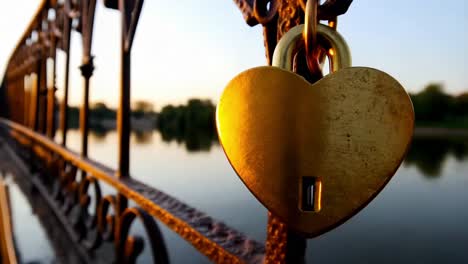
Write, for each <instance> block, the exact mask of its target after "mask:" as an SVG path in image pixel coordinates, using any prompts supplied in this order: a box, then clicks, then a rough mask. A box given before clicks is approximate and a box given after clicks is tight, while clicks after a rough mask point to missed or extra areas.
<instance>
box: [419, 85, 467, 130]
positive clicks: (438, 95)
mask: <svg viewBox="0 0 468 264" xmlns="http://www.w3.org/2000/svg"><path fill="white" fill-rule="evenodd" d="M410 96H411V100H412V101H413V106H414V111H415V115H416V123H417V124H440V125H444V126H463V127H468V93H464V94H461V95H459V96H452V95H449V94H447V93H445V91H444V89H443V86H442V85H440V84H430V85H428V86H427V87H426V88H425V89H424V90H423V91H421V92H419V93H417V94H410Z"/></svg>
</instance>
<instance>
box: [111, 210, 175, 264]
mask: <svg viewBox="0 0 468 264" xmlns="http://www.w3.org/2000/svg"><path fill="white" fill-rule="evenodd" d="M137 218H138V219H140V221H141V222H142V223H143V227H144V229H145V232H146V234H151V236H150V237H149V240H150V246H151V252H152V256H153V262H154V263H158V264H159V263H162V264H165V263H169V257H168V255H167V249H166V245H165V243H164V238H163V236H162V234H161V231H160V230H159V227H158V225H157V223H156V222H155V221H154V219H153V217H151V216H150V215H149V214H148V213H146V212H145V211H143V210H142V209H139V208H127V209H126V210H125V211H124V212H123V214H122V216H121V218H120V225H119V227H120V228H119V232H118V240H117V254H118V257H117V259H118V260H119V262H121V263H134V262H135V261H136V258H137V257H138V255H139V254H140V253H141V251H142V250H143V243H142V240H141V238H139V237H131V236H130V235H129V232H130V227H131V225H132V223H133V221H134V220H135V219H137Z"/></svg>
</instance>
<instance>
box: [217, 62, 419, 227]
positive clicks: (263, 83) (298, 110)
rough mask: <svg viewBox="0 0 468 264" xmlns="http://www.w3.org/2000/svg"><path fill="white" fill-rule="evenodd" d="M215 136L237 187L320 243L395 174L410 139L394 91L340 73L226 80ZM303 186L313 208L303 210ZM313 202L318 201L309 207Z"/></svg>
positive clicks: (361, 71)
mask: <svg viewBox="0 0 468 264" xmlns="http://www.w3.org/2000/svg"><path fill="white" fill-rule="evenodd" d="M216 119H217V128H218V133H219V138H220V141H221V144H222V146H223V148H224V151H225V153H226V156H227V157H228V159H229V161H230V163H231V165H232V166H233V168H234V170H235V171H236V173H237V174H238V175H239V177H240V178H241V180H242V181H243V182H244V183H245V184H246V185H247V187H248V188H249V189H250V191H251V192H252V193H253V194H254V195H255V196H256V197H257V198H258V200H259V201H260V202H261V203H262V204H264V205H265V206H266V207H267V208H268V209H269V210H270V211H272V212H273V213H274V214H276V215H277V216H279V217H280V218H282V219H283V220H284V221H285V223H287V224H288V226H290V227H291V228H292V229H294V230H296V231H298V232H300V233H303V234H304V235H307V236H316V235H320V234H322V233H324V232H326V231H327V230H330V229H332V228H333V227H335V226H337V225H339V224H341V223H343V222H344V221H346V220H347V219H348V218H350V217H351V216H353V215H354V214H356V213H357V212H358V211H359V210H360V209H362V208H363V207H365V206H366V205H367V204H368V203H369V202H370V201H371V200H372V199H373V198H374V197H375V196H376V195H377V194H378V193H379V192H380V190H382V188H383V187H384V186H385V185H386V183H387V182H388V181H389V180H390V178H391V177H392V175H393V174H394V173H395V171H396V170H397V168H398V167H399V165H400V163H401V161H402V159H403V157H404V154H405V152H406V150H407V148H408V146H409V143H410V141H411V137H412V134H413V126H414V112H413V107H412V104H411V100H410V98H409V96H408V94H407V93H406V92H405V90H404V89H403V87H402V86H401V85H400V84H399V83H398V82H397V81H396V80H395V79H393V78H392V77H391V76H389V75H387V74H386V73H384V72H381V71H378V70H375V69H371V68H363V67H353V68H345V69H342V70H339V71H337V72H335V73H332V74H329V75H328V76H326V77H325V78H323V79H321V80H320V81H318V82H316V83H315V84H314V85H311V84H310V83H308V82H307V81H305V80H304V79H303V78H302V77H300V76H298V75H296V74H294V73H291V72H289V71H286V70H282V69H280V68H277V67H257V68H253V69H250V70H247V71H245V72H242V73H241V74H239V75H238V76H236V77H235V78H234V79H233V80H231V82H230V83H229V84H228V85H227V87H226V89H225V91H224V92H223V94H222V97H221V99H220V102H219V105H218V108H217V113H216ZM304 177H308V178H309V177H314V178H315V179H318V180H319V182H317V181H316V186H315V187H318V189H319V190H321V192H320V193H321V194H320V197H314V198H315V199H314V200H315V201H314V202H318V201H317V200H321V208H320V209H319V210H317V208H316V207H315V206H314V209H315V210H312V211H304V210H303V207H304V204H303V202H302V201H303V193H302V189H303V188H302V187H303V186H302V182H303V181H304V179H305V178H304ZM317 198H318V199H317Z"/></svg>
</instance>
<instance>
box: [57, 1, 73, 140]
mask: <svg viewBox="0 0 468 264" xmlns="http://www.w3.org/2000/svg"><path fill="white" fill-rule="evenodd" d="M68 11H69V1H65V6H64V10H63V13H64V14H63V16H64V17H63V19H64V21H63V23H64V24H63V26H64V29H63V35H62V39H61V41H62V48H63V50H64V52H65V56H66V57H65V76H64V84H63V99H62V102H61V104H60V130H61V131H62V145H63V146H66V145H67V131H68V90H69V88H68V87H69V78H70V40H71V26H72V25H71V23H72V20H71V19H70V17H69V14H68Z"/></svg>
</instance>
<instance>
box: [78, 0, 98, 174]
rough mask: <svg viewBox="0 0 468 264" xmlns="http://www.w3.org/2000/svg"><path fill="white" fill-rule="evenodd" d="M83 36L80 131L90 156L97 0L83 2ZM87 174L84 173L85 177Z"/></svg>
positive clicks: (85, 149) (83, 154) (83, 151)
mask: <svg viewBox="0 0 468 264" xmlns="http://www.w3.org/2000/svg"><path fill="white" fill-rule="evenodd" d="M80 8H81V16H80V22H81V36H82V42H83V64H82V65H81V66H80V70H81V75H82V76H83V81H84V84H83V102H82V105H81V108H80V131H81V155H82V156H83V157H87V156H88V134H89V80H90V78H91V76H92V75H93V71H94V64H93V56H92V55H91V44H92V40H93V27H94V12H95V9H96V0H83V1H82V2H81V6H80ZM84 175H85V174H84V173H83V176H84Z"/></svg>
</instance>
